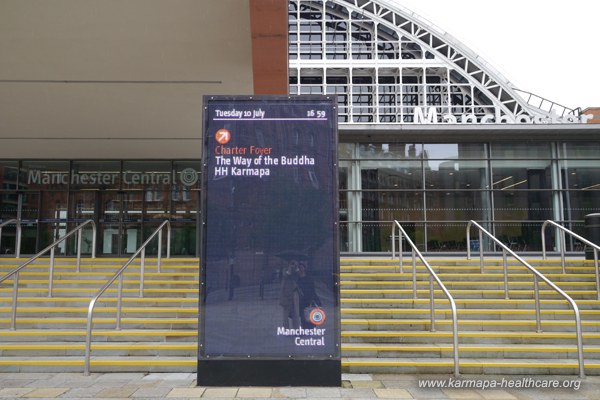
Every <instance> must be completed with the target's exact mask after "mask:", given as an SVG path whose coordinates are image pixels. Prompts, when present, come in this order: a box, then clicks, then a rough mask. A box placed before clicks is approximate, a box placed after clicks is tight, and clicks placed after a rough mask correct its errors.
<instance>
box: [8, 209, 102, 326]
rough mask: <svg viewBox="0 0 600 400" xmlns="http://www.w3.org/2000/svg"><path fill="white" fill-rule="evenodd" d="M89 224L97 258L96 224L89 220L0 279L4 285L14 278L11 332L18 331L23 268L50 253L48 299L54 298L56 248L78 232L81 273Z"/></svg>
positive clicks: (93, 251)
mask: <svg viewBox="0 0 600 400" xmlns="http://www.w3.org/2000/svg"><path fill="white" fill-rule="evenodd" d="M88 224H92V228H93V239H92V258H96V223H95V222H94V221H93V220H91V219H89V220H87V221H85V222H84V223H82V224H80V225H78V226H76V227H75V228H73V229H72V230H71V231H69V232H68V233H67V234H65V235H64V236H63V237H61V238H59V239H57V240H56V241H55V242H54V243H52V244H51V245H49V246H47V247H46V248H45V249H44V250H42V251H40V252H39V253H37V254H36V255H34V256H33V257H31V258H30V259H29V260H27V261H25V262H24V263H23V264H21V265H19V266H18V267H16V268H15V269H13V270H12V271H10V272H9V273H7V274H6V275H4V276H3V277H2V278H0V283H2V282H4V281H5V280H7V279H8V278H10V277H11V276H14V279H13V301H12V314H11V322H10V329H11V330H13V331H14V330H15V329H16V318H17V301H18V297H19V271H21V270H22V269H23V268H25V267H26V266H28V265H29V264H31V263H32V262H34V261H35V260H37V259H38V258H40V257H41V256H42V255H44V254H45V253H47V252H48V251H50V271H49V273H48V297H52V287H53V282H54V248H55V247H56V246H58V245H59V244H60V243H62V242H63V241H65V240H66V239H68V238H69V237H71V236H73V234H74V233H75V232H78V240H77V272H79V264H80V259H81V231H82V229H83V228H84V227H85V226H87V225H88Z"/></svg>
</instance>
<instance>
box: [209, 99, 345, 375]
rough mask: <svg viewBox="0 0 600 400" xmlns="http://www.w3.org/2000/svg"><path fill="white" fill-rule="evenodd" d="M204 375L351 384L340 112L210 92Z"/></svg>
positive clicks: (311, 102)
mask: <svg viewBox="0 0 600 400" xmlns="http://www.w3.org/2000/svg"><path fill="white" fill-rule="evenodd" d="M204 121H205V125H204V152H203V189H204V190H203V204H202V205H203V207H202V217H203V237H202V243H203V246H202V257H201V266H202V268H201V269H202V274H201V276H202V278H201V285H200V299H201V301H200V318H199V330H198V332H199V350H198V384H199V385H283V386H287V385H303V386H329V385H339V384H340V379H341V377H340V373H341V360H340V316H339V314H340V310H339V250H338V224H337V220H338V210H337V189H338V186H337V174H338V169H337V159H338V158H337V110H336V104H335V99H334V98H329V97H325V96H307V97H305V96H294V97H289V96H261V97H219V96H215V97H209V96H207V97H205V98H204Z"/></svg>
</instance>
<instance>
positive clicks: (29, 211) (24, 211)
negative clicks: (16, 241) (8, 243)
mask: <svg viewBox="0 0 600 400" xmlns="http://www.w3.org/2000/svg"><path fill="white" fill-rule="evenodd" d="M40 197H41V196H40V194H39V193H37V192H35V193H32V192H23V193H22V194H21V199H22V200H21V202H22V206H21V222H22V225H21V235H22V237H21V254H35V253H37V249H38V248H37V247H36V245H37V235H38V224H37V223H36V222H37V220H38V218H39V208H40ZM39 249H40V250H41V249H42V248H41V247H39Z"/></svg>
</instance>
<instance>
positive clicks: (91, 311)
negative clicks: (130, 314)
mask: <svg viewBox="0 0 600 400" xmlns="http://www.w3.org/2000/svg"><path fill="white" fill-rule="evenodd" d="M165 225H167V258H170V257H171V246H170V244H171V223H170V222H169V220H165V221H163V223H162V224H160V226H159V227H158V228H156V230H155V231H154V232H153V233H152V234H151V235H150V236H149V237H148V239H146V241H145V242H144V243H143V244H142V245H141V246H140V247H139V248H138V249H137V250H136V252H135V253H133V255H132V256H131V257H130V258H129V260H127V262H126V263H125V264H123V266H122V267H121V268H120V269H119V270H118V271H117V272H116V273H115V274H114V275H113V277H112V278H110V279H109V280H108V281H107V282H106V283H105V284H104V286H102V288H100V290H98V292H97V293H96V295H95V296H94V297H93V298H92V299H91V300H90V304H89V306H88V317H87V325H86V336H85V361H84V372H83V373H84V374H85V375H86V376H87V375H89V374H90V357H91V347H92V320H93V316H94V307H96V302H97V301H98V299H99V298H100V297H101V296H102V295H103V294H104V292H106V290H107V289H108V288H109V287H110V285H112V284H113V283H114V281H115V280H116V279H117V278H119V283H118V289H117V325H116V329H117V330H121V308H122V302H123V301H122V300H123V272H124V271H125V270H126V269H127V267H129V265H130V264H131V263H132V262H133V260H135V258H136V257H137V256H138V255H140V253H141V256H140V293H139V296H140V297H144V267H145V264H146V261H145V260H146V246H148V244H149V243H150V241H151V240H152V239H154V237H155V236H157V235H158V265H157V269H158V272H159V273H160V272H161V271H160V260H161V253H162V229H163V228H164V226H165Z"/></svg>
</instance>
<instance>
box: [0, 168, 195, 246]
mask: <svg viewBox="0 0 600 400" xmlns="http://www.w3.org/2000/svg"><path fill="white" fill-rule="evenodd" d="M199 174H200V161H199V160H188V161H186V160H181V161H179V160H178V161H164V160H160V161H157V160H148V161H142V160H135V161H128V160H123V161H119V160H111V161H93V160H74V161H67V160H64V161H57V160H23V161H20V162H19V161H8V160H7V161H1V160H0V220H7V219H12V218H20V219H21V220H22V223H23V226H22V227H23V239H22V246H21V253H22V254H35V253H36V252H38V251H39V250H41V249H43V248H44V247H45V246H47V245H48V244H50V243H52V242H53V241H54V240H56V239H57V238H59V237H60V236H62V235H64V234H65V233H66V232H67V231H68V230H69V229H72V228H73V227H75V226H76V225H77V224H79V223H81V222H83V221H85V220H88V219H91V220H94V221H95V222H96V225H97V227H98V234H97V249H96V252H97V254H98V255H104V256H126V255H129V254H132V253H133V252H135V250H137V248H138V247H139V246H140V245H141V244H142V243H143V241H144V240H145V239H146V238H147V237H148V236H149V235H150V234H151V233H152V232H153V231H154V230H155V229H156V228H157V227H158V225H159V224H160V223H161V222H162V221H164V220H165V219H169V220H170V221H171V229H172V238H171V254H172V255H175V256H196V255H197V251H198V248H197V232H198V229H197V221H198V210H199V209H200V208H199V192H200V182H201V181H200V179H199ZM11 229H12V230H11ZM164 236H165V238H164V239H163V240H165V241H166V235H164ZM14 238H15V229H14V228H11V227H7V228H5V231H3V237H2V242H1V243H2V249H0V251H1V252H2V253H9V254H12V253H14V245H15V240H14ZM91 244H92V233H91V231H90V230H89V229H85V230H84V231H83V243H82V247H83V248H82V252H83V253H87V254H89V253H91ZM75 251H76V248H75V240H73V241H67V242H66V243H63V244H61V245H60V246H59V253H58V254H61V255H73V254H74V252H75ZM156 252H157V246H156V244H154V245H150V246H149V247H148V250H147V254H148V255H155V254H156Z"/></svg>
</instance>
